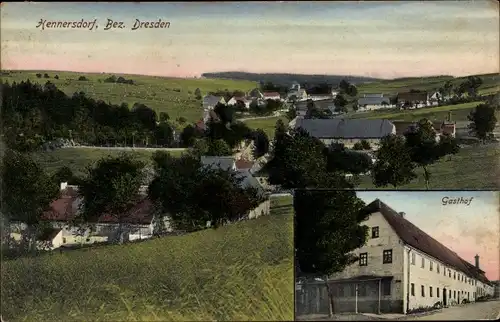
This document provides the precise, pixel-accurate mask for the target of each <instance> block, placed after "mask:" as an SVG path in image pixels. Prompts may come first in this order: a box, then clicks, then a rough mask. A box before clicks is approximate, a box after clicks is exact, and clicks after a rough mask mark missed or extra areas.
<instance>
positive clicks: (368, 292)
mask: <svg viewBox="0 0 500 322" xmlns="http://www.w3.org/2000/svg"><path fill="white" fill-rule="evenodd" d="M364 211H366V213H367V214H369V217H368V219H367V220H366V221H365V222H363V224H364V225H366V226H368V228H369V235H368V241H367V242H366V244H365V245H364V246H363V247H361V248H359V249H357V250H356V251H355V252H354V254H355V255H356V256H357V257H358V258H359V260H358V261H357V262H356V263H354V264H352V265H350V266H348V267H347V268H346V269H345V270H344V271H342V272H340V273H337V274H333V275H332V276H330V277H329V283H330V285H331V288H332V292H333V294H334V302H335V307H336V309H337V312H338V311H340V312H354V311H356V310H357V312H363V313H390V312H393V313H408V312H409V311H411V310H413V309H417V308H426V307H435V306H437V305H443V306H450V305H456V304H460V303H462V302H464V301H470V302H474V301H475V300H477V299H478V298H479V297H482V296H487V295H490V296H491V295H493V292H494V291H493V286H492V284H491V282H490V281H489V280H488V279H487V278H486V276H485V275H484V271H482V270H481V269H480V263H479V256H478V255H476V256H475V264H474V265H473V264H470V263H469V262H467V261H466V260H465V259H462V258H461V257H460V256H459V255H458V254H457V253H455V252H454V251H452V250H450V249H449V248H447V247H446V246H444V245H443V244H441V243H440V242H438V241H437V240H436V239H434V238H432V237H431V236H429V235H428V234H427V233H425V232H424V231H422V230H421V229H420V228H418V227H417V226H415V225H414V224H412V223H411V222H410V221H408V220H407V219H406V218H405V214H404V213H401V212H397V211H395V210H394V209H392V208H390V207H389V206H388V205H386V204H385V203H383V202H382V201H380V200H379V199H376V200H375V201H373V202H372V203H370V204H369V205H367V206H366V208H365V209H364Z"/></svg>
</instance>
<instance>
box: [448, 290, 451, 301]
mask: <svg viewBox="0 0 500 322" xmlns="http://www.w3.org/2000/svg"><path fill="white" fill-rule="evenodd" d="M448 297H449V298H450V299H451V290H450V293H449V294H448Z"/></svg>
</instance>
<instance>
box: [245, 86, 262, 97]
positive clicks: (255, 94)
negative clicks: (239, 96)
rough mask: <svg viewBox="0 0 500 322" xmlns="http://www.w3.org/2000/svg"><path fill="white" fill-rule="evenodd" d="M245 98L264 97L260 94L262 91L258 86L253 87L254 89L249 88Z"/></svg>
mask: <svg viewBox="0 0 500 322" xmlns="http://www.w3.org/2000/svg"><path fill="white" fill-rule="evenodd" d="M247 98H250V99H263V98H264V94H262V92H261V91H260V90H259V89H258V88H255V89H253V90H251V91H250V92H248V94H247Z"/></svg>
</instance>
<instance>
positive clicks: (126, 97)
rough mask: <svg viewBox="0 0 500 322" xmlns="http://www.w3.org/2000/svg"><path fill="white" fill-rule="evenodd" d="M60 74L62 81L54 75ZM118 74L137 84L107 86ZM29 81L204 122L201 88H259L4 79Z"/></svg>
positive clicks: (65, 75) (175, 81)
mask: <svg viewBox="0 0 500 322" xmlns="http://www.w3.org/2000/svg"><path fill="white" fill-rule="evenodd" d="M37 73H41V74H42V75H43V74H44V73H47V74H48V75H49V76H50V78H49V79H46V78H37V77H36V74H37ZM55 75H58V76H59V79H55V78H54V76H55ZM111 75H115V76H116V77H119V76H122V77H124V78H125V79H133V80H134V81H135V82H136V84H135V85H129V84H115V83H104V82H103V81H104V79H106V78H108V77H110V76H111ZM79 76H85V77H86V78H88V79H89V80H88V81H78V77H79ZM27 79H29V80H30V81H32V82H37V83H40V84H45V83H46V82H47V81H51V82H52V83H54V84H55V85H56V86H57V87H58V88H59V89H60V90H62V91H63V92H65V93H66V94H67V95H70V96H71V95H73V93H75V92H80V91H83V92H85V93H86V94H87V95H88V96H89V97H92V98H94V99H101V100H103V101H105V102H111V103H114V104H121V103H123V102H125V103H128V104H129V106H130V107H132V105H133V104H134V103H136V102H137V103H143V104H145V105H146V106H148V107H151V108H152V109H154V110H155V111H156V112H157V113H159V112H167V113H168V114H169V115H170V118H171V119H177V118H178V117H181V116H183V117H185V118H186V119H187V120H188V122H195V121H197V120H199V119H201V117H202V114H203V111H202V109H201V101H199V100H196V97H195V95H194V91H195V90H196V88H199V89H200V90H201V92H202V95H205V94H207V93H208V92H211V91H217V90H225V89H228V90H230V91H234V90H241V91H249V90H251V89H254V88H256V87H258V84H257V83H255V82H251V81H241V80H238V81H235V80H224V79H194V78H193V79H182V78H167V77H155V76H143V75H122V74H90V73H76V72H60V71H10V72H9V74H8V75H5V74H4V75H2V76H1V80H2V81H3V82H5V81H7V82H9V83H12V82H14V81H15V82H20V81H23V80H24V81H26V80H27Z"/></svg>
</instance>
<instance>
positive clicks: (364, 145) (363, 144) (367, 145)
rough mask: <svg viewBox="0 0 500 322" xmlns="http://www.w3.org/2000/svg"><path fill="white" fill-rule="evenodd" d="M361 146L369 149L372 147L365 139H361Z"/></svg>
mask: <svg viewBox="0 0 500 322" xmlns="http://www.w3.org/2000/svg"><path fill="white" fill-rule="evenodd" d="M361 146H362V147H363V150H371V149H372V147H371V145H370V142H368V141H367V140H361Z"/></svg>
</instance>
